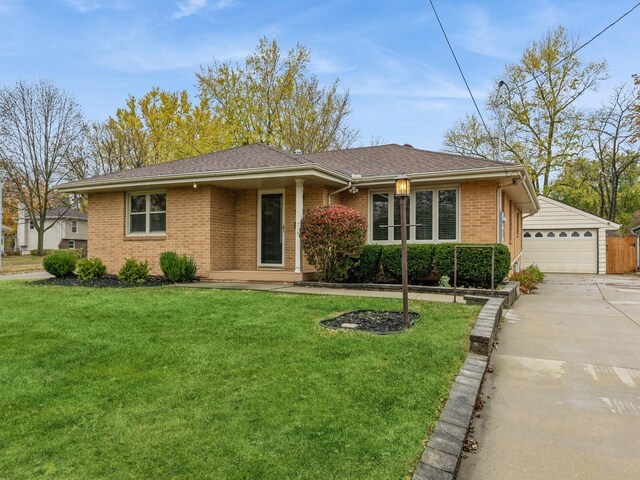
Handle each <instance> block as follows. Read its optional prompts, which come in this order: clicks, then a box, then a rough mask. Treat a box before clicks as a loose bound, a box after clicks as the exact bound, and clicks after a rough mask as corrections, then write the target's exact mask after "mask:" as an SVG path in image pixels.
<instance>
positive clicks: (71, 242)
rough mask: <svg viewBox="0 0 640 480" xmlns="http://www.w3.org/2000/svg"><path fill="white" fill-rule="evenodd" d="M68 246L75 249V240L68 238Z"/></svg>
mask: <svg viewBox="0 0 640 480" xmlns="http://www.w3.org/2000/svg"><path fill="white" fill-rule="evenodd" d="M69 248H70V249H74V250H75V248H76V241H75V240H69Z"/></svg>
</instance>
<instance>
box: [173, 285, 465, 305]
mask: <svg viewBox="0 0 640 480" xmlns="http://www.w3.org/2000/svg"><path fill="white" fill-rule="evenodd" d="M175 287H178V288H213V289H220V290H260V291H269V292H278V293H299V294H305V295H338V296H344V297H375V298H402V292H385V291H373V290H354V289H350V288H322V287H297V286H294V285H291V284H290V283H250V282H199V283H186V284H180V285H175ZM409 300H421V301H428V302H445V303H453V296H452V295H441V294H437V293H411V292H410V293H409ZM458 302H460V303H464V300H463V298H462V295H459V296H458Z"/></svg>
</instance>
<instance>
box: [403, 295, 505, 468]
mask: <svg viewBox="0 0 640 480" xmlns="http://www.w3.org/2000/svg"><path fill="white" fill-rule="evenodd" d="M464 298H465V301H466V302H467V303H468V304H484V306H483V307H482V310H480V314H479V315H478V318H477V320H476V323H475V325H474V327H473V329H472V330H471V334H470V336H469V343H470V348H469V353H468V354H467V358H466V360H465V362H464V364H463V365H462V367H461V368H460V371H459V372H458V376H457V377H456V379H455V381H454V382H453V385H452V387H451V390H450V391H449V398H448V399H447V403H446V404H445V406H444V408H443V409H442V412H441V413H440V417H439V419H438V421H437V422H436V426H435V428H434V429H433V432H432V434H431V437H430V438H429V442H428V443H427V446H426V447H425V449H424V452H423V453H422V457H420V463H418V467H417V468H416V471H415V472H414V474H413V480H453V479H455V478H456V476H457V474H458V467H459V466H460V459H461V457H462V451H463V446H464V443H465V441H466V439H467V435H468V434H469V427H470V426H471V419H472V418H473V412H474V409H475V405H476V401H477V399H478V395H479V394H480V387H481V386H482V381H483V379H484V374H485V372H486V370H487V365H488V363H489V357H490V355H491V349H492V347H493V341H494V340H495V335H496V333H497V330H498V326H499V324H500V318H501V317H502V309H503V306H505V304H506V303H507V302H506V299H505V298H489V297H481V296H474V295H469V296H466V297H464Z"/></svg>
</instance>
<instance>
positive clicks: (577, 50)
mask: <svg viewBox="0 0 640 480" xmlns="http://www.w3.org/2000/svg"><path fill="white" fill-rule="evenodd" d="M432 5H433V4H432ZM638 7H640V2H638V3H636V4H635V5H634V6H633V7H631V8H630V9H629V10H627V11H626V12H624V13H623V14H622V15H620V16H619V17H618V18H617V19H616V20H614V21H613V22H611V23H610V24H609V25H607V26H606V27H605V28H603V29H602V30H600V31H599V32H598V33H596V34H595V35H594V36H593V37H591V38H590V39H589V40H587V41H586V42H584V43H583V44H582V45H580V46H579V47H578V48H576V49H575V50H573V51H572V52H571V53H569V54H567V55H566V56H564V57H562V58H561V59H560V60H558V61H557V62H556V63H554V64H553V65H551V68H555V67H557V66H558V65H560V64H561V63H563V62H565V61H566V60H567V59H568V58H571V57H572V56H573V55H575V54H576V53H578V52H579V51H580V50H582V49H583V48H584V47H586V46H587V45H589V44H590V43H591V42H593V41H594V40H595V39H596V38H598V37H599V36H600V35H602V34H603V33H604V32H606V31H607V30H609V29H610V28H611V27H613V26H614V25H615V24H616V23H618V22H619V21H620V20H622V19H623V18H624V17H626V16H627V15H629V14H630V13H631V12H633V11H634V10H635V9H636V8H638ZM540 75H542V74H538V75H531V78H530V79H529V80H527V81H526V82H522V83H521V84H520V85H518V86H517V87H518V88H519V87H524V86H525V85H526V84H528V83H531V82H533V81H534V80H536V79H537V78H538V77H539V76H540Z"/></svg>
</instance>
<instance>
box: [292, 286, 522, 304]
mask: <svg viewBox="0 0 640 480" xmlns="http://www.w3.org/2000/svg"><path fill="white" fill-rule="evenodd" d="M294 285H295V286H298V287H320V288H343V289H347V290H373V291H376V290H377V291H382V292H385V291H391V292H400V291H402V285H396V284H391V283H329V282H311V281H301V282H294ZM500 286H501V287H502V288H501V289H500V290H495V292H494V296H495V297H496V298H504V299H505V304H504V306H505V308H510V307H511V305H513V303H514V302H515V301H516V299H517V298H518V295H519V294H520V282H512V281H508V282H504V283H501V284H500ZM409 291H410V292H414V293H438V294H443V295H453V287H430V286H426V285H409ZM458 295H460V296H464V297H465V298H466V297H467V296H470V295H480V296H483V297H490V296H491V290H488V289H484V288H459V289H458Z"/></svg>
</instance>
